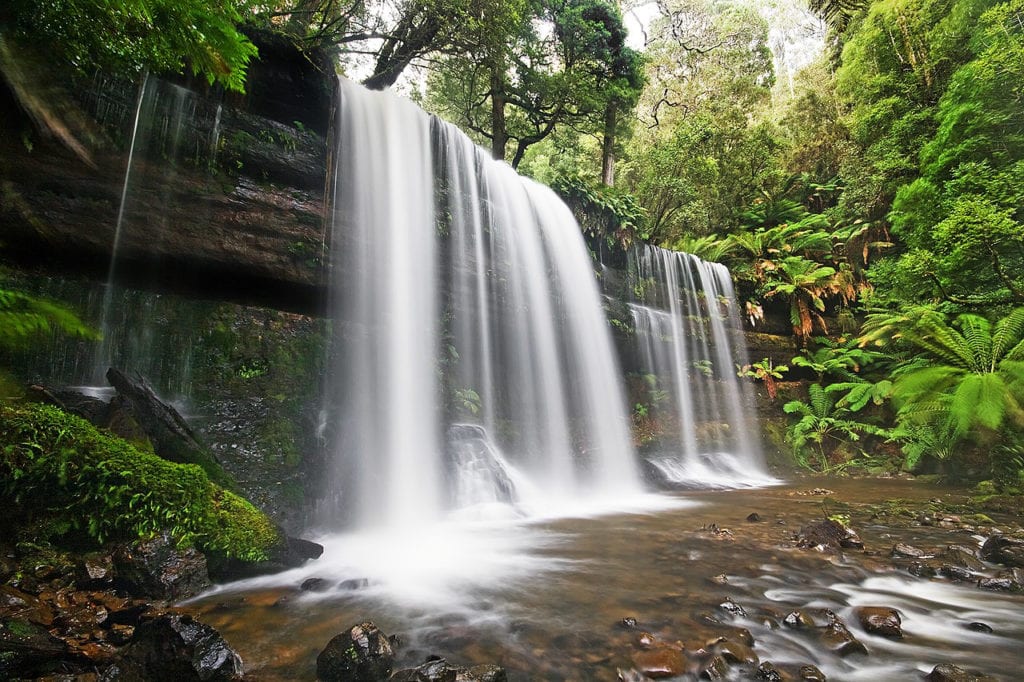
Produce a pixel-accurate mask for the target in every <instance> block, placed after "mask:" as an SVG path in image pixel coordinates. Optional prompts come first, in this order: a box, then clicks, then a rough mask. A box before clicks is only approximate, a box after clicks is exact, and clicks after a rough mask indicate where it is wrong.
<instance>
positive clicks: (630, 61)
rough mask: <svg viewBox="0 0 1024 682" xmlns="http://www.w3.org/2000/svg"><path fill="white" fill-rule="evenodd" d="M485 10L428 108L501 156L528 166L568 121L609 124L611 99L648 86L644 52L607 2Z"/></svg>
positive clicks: (444, 70) (553, 0)
mask: <svg viewBox="0 0 1024 682" xmlns="http://www.w3.org/2000/svg"><path fill="white" fill-rule="evenodd" d="M477 12H478V13H477V14H476V15H475V17H474V21H473V23H472V24H471V25H470V28H471V30H470V31H468V32H466V33H464V34H463V35H462V36H461V38H460V41H459V44H458V46H457V47H458V54H453V55H450V56H448V57H447V58H445V59H444V61H443V63H442V65H441V68H440V69H439V70H438V71H437V72H436V73H435V74H434V76H433V78H432V80H431V92H430V96H429V97H428V106H430V107H432V108H434V109H436V110H439V111H441V112H443V113H444V114H446V115H447V116H449V117H451V118H452V119H454V120H455V122H456V123H458V124H459V125H461V126H463V127H464V128H466V129H468V130H470V131H471V132H472V133H474V134H475V135H477V136H478V137H479V138H481V139H483V140H486V141H488V142H489V144H490V147H491V151H492V154H493V156H494V157H495V158H499V159H504V158H506V157H509V156H510V161H511V163H512V165H513V166H518V165H519V163H520V162H521V161H522V159H523V156H524V154H525V153H526V150H527V149H528V148H529V147H530V146H531V145H534V144H536V143H538V142H540V141H541V140H544V139H545V138H547V137H549V136H550V135H551V134H552V133H553V132H554V130H555V129H556V128H557V127H559V126H565V127H570V128H576V129H588V130H595V131H600V130H602V128H603V126H604V124H605V121H606V118H607V111H608V104H609V102H611V101H624V102H628V101H629V99H630V97H632V96H634V94H633V93H635V92H636V91H637V90H638V89H639V87H640V81H639V69H638V68H637V65H638V63H639V57H638V56H637V55H636V53H634V52H633V51H632V50H630V49H629V48H628V47H627V46H626V44H625V38H626V31H625V28H624V27H623V25H622V17H621V15H620V13H619V11H618V9H617V8H616V7H615V6H614V5H612V4H610V3H608V2H606V1H605V0H540V1H536V0H529V1H527V0H520V1H519V2H513V3H503V2H483V3H481V5H480V6H479V9H478V10H477ZM617 115H618V114H617V113H616V112H613V116H616V117H617ZM510 144H511V145H512V149H511V150H509V148H508V147H509V145H510Z"/></svg>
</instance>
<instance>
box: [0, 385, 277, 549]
mask: <svg viewBox="0 0 1024 682" xmlns="http://www.w3.org/2000/svg"><path fill="white" fill-rule="evenodd" d="M0 503H2V504H3V507H4V508H5V509H9V510H13V513H12V514H8V516H7V518H5V519H4V523H6V524H10V525H12V527H15V528H17V527H22V528H25V527H35V528H39V527H50V528H53V529H55V532H59V531H60V530H61V529H67V528H70V529H75V530H79V531H82V532H84V533H85V534H87V535H88V536H89V537H91V538H93V539H94V540H96V541H98V542H103V541H105V540H107V539H113V538H133V537H145V536H149V535H152V534H154V533H157V532H159V531H163V530H169V531H170V532H171V534H172V535H173V536H174V537H175V538H176V539H177V540H178V542H179V543H181V544H184V545H195V546H197V547H199V548H200V549H208V550H215V551H218V552H221V553H223V554H226V555H227V556H231V557H235V558H239V559H242V560H247V561H254V560H261V559H265V558H267V556H268V555H269V553H270V552H271V551H272V550H273V549H274V548H275V547H276V546H278V545H280V543H281V542H282V538H281V536H280V535H279V533H278V531H277V530H276V529H275V528H274V526H273V524H272V523H271V522H270V520H269V519H268V518H267V517H266V516H265V515H263V514H262V513H261V512H259V511H258V510H256V508H255V507H253V506H252V505H251V504H249V503H248V502H246V501H245V500H243V499H241V498H239V497H238V496H237V495H234V494H233V493H230V492H228V491H226V490H223V489H222V488H220V487H219V486H217V485H216V484H214V483H212V482H211V481H210V479H209V477H208V476H207V474H206V473H205V472H204V471H203V470H202V469H201V468H200V467H199V466H197V465H195V464H175V463H173V462H168V461H166V460H163V459H161V458H159V457H157V456H155V455H152V454H149V453H146V452H142V451H140V450H138V449H137V448H135V447H133V446H132V445H131V444H129V443H128V442H126V441H124V440H121V439H120V438H115V437H112V436H108V435H105V434H103V433H101V432H99V431H98V430H97V429H96V428H95V427H93V426H92V425H91V424H89V423H88V422H86V421H84V420H82V419H79V418H78V417H75V416H73V415H70V414H67V413H65V412H62V411H61V410H59V409H57V408H55V407H52V406H49V405H24V406H17V407H12V406H0Z"/></svg>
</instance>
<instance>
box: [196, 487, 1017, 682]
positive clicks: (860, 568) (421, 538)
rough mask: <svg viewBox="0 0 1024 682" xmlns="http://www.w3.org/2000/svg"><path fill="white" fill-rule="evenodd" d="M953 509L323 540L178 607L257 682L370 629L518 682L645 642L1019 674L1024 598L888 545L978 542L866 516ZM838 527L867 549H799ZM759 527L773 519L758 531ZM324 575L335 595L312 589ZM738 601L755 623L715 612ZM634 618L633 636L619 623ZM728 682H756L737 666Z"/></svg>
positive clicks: (857, 671)
mask: <svg viewBox="0 0 1024 682" xmlns="http://www.w3.org/2000/svg"><path fill="white" fill-rule="evenodd" d="M822 488H827V489H830V491H831V492H830V493H829V494H823V493H822V491H821V489H822ZM815 489H818V490H817V491H815ZM960 494H961V495H962V493H960ZM956 496H957V493H956V492H955V491H950V490H948V489H939V488H934V487H928V486H925V485H921V484H918V483H913V482H908V481H899V480H864V481H861V480H842V481H836V480H828V481H825V480H804V481H800V482H798V483H795V484H788V485H782V486H777V487H770V488H761V489H750V490H732V491H700V492H697V491H694V492H687V493H679V494H677V495H673V496H659V497H653V498H647V499H642V500H636V501H629V502H630V503H631V504H633V505H634V506H633V510H631V511H618V512H607V513H602V514H597V513H594V512H593V511H592V510H591V511H590V512H589V513H587V515H586V516H584V517H582V518H581V517H579V516H577V517H573V518H549V519H546V520H536V518H535V519H534V520H533V521H530V522H525V521H522V520H516V519H507V518H506V519H497V520H496V519H494V518H491V520H488V521H482V520H480V519H479V518H476V519H461V520H458V521H453V522H452V523H451V524H449V525H445V526H444V527H442V528H438V527H434V528H419V529H411V530H410V532H409V533H408V534H407V535H404V536H400V537H396V536H394V535H376V536H375V535H363V536H349V537H323V538H320V540H321V541H322V542H324V544H325V546H326V547H327V551H326V552H325V555H324V557H323V558H321V559H320V560H319V561H316V562H311V563H310V564H308V565H307V566H305V567H303V568H302V569H297V570H294V571H291V572H288V573H284V574H280V575H277V576H271V577H268V578H260V579H255V580H251V581H246V582H242V583H235V584H233V585H228V586H222V587H220V588H218V589H217V590H215V591H214V592H213V593H208V594H207V595H204V596H202V597H200V598H199V599H197V600H193V601H192V602H190V603H189V604H187V605H185V608H186V609H188V610H190V611H193V612H195V613H197V614H201V618H202V619H203V620H204V621H205V622H208V623H210V624H211V625H213V626H214V627H216V628H217V629H218V630H219V631H220V632H221V633H222V634H223V635H224V637H225V638H226V639H227V640H228V642H229V643H230V644H231V645H232V646H234V647H235V648H236V649H237V650H238V651H239V653H240V654H241V656H242V658H243V660H244V662H245V666H246V673H247V679H250V678H251V679H255V680H296V679H300V680H302V679H305V680H312V679H315V676H316V656H317V654H318V653H319V651H320V650H321V649H322V648H323V647H324V646H325V645H326V643H327V642H328V641H329V640H330V639H331V638H332V637H333V636H334V635H336V634H338V633H340V632H342V631H344V630H346V629H347V628H349V627H350V626H352V625H354V624H356V623H358V622H361V621H364V620H371V621H373V622H374V623H376V624H377V625H378V627H380V629H381V630H382V631H384V632H385V633H387V634H393V635H397V636H398V637H399V639H400V641H401V646H400V648H399V650H398V652H397V655H398V664H399V667H401V666H410V667H411V666H414V665H418V664H419V663H421V662H422V661H423V660H424V658H425V657H426V656H427V655H430V654H438V655H441V656H443V657H445V658H447V659H448V660H449V661H450V662H451V663H454V664H458V665H466V666H468V665H475V664H479V663H496V664H499V665H501V666H504V667H505V668H506V669H507V671H508V672H509V676H510V679H513V680H527V679H545V680H562V679H564V680H614V679H616V675H617V670H618V669H628V668H631V667H633V665H634V656H636V655H637V654H638V653H639V652H640V651H641V644H640V639H641V637H642V633H645V632H646V633H651V634H652V635H654V637H655V638H657V639H659V640H663V641H665V642H669V643H674V642H682V643H684V644H685V646H686V649H687V651H691V652H692V651H696V650H697V649H699V648H700V647H702V646H704V645H705V644H706V643H707V642H708V641H709V640H713V639H714V638H715V637H717V636H719V635H722V634H723V633H724V634H726V635H728V633H729V632H730V631H734V630H735V629H736V628H746V629H747V630H749V632H750V633H751V635H752V636H753V639H754V642H755V644H754V647H753V648H754V651H755V652H756V653H757V654H758V655H759V656H760V659H761V661H771V662H773V663H774V664H776V665H779V664H813V665H816V666H817V667H818V668H819V669H820V670H821V671H822V672H824V673H825V674H826V675H827V676H828V679H829V680H874V681H879V680H903V679H908V680H911V679H920V676H921V675H922V674H925V673H927V672H928V671H930V670H931V669H932V668H933V667H934V666H935V665H936V664H939V663H945V662H951V663H956V664H958V665H960V666H962V667H964V668H969V669H972V670H976V671H979V672H982V673H986V674H989V675H992V676H994V677H996V678H997V679H1006V680H1014V679H1020V678H1019V676H1018V671H1019V670H1021V669H1024V646H1022V644H1024V595H1020V594H1008V593H1004V592H990V591H985V590H981V589H979V588H978V587H975V586H974V585H972V584H969V583H961V584H955V583H952V582H950V581H948V580H946V579H942V578H931V579H928V578H918V577H915V576H913V575H911V574H910V573H908V572H907V571H906V570H905V569H904V568H901V567H896V566H894V565H893V562H892V560H891V559H889V554H890V550H891V549H892V547H893V545H894V544H895V543H896V542H904V543H908V544H911V545H914V546H917V547H920V548H922V549H926V548H935V547H945V546H947V545H950V544H959V545H965V546H969V547H973V548H976V547H977V546H978V545H979V544H980V542H981V541H982V540H983V539H984V538H983V537H982V535H980V533H978V532H973V531H972V530H970V529H964V528H952V529H951V528H943V527H939V526H938V525H930V526H922V525H919V524H916V523H913V522H909V523H907V522H897V523H890V522H889V521H887V520H884V519H878V518H874V519H873V518H872V514H871V510H870V509H869V508H868V505H870V504H875V503H880V502H885V501H887V500H894V499H906V500H916V501H919V502H924V501H927V500H929V499H934V498H943V499H946V500H949V499H951V498H952V497H956ZM912 504H913V503H908V505H910V506H912ZM847 505H849V506H847ZM637 509H641V510H642V511H637ZM840 512H841V513H844V514H847V515H848V516H849V518H850V522H851V525H852V526H853V527H854V528H855V529H856V530H857V531H858V533H859V534H860V537H861V538H862V540H863V541H864V544H865V548H864V549H863V550H847V551H843V552H821V551H816V550H813V549H801V548H798V547H797V546H796V542H795V540H794V537H795V535H796V533H797V531H798V530H799V528H800V526H801V525H802V524H805V523H808V522H811V521H814V520H816V519H821V518H822V517H823V516H824V515H828V514H833V513H840ZM564 513H572V512H564ZM576 513H577V514H582V513H584V512H583V511H580V510H577V511H576ZM751 513H757V514H758V515H759V516H760V519H761V520H760V521H758V522H751V521H748V520H747V516H748V515H750V514H751ZM492 517H493V515H492ZM886 518H888V517H886ZM994 521H995V522H996V527H1000V526H999V524H1000V522H1004V523H1019V519H1009V518H1004V519H999V518H994ZM979 530H980V529H979ZM722 576H725V577H724V578H723V577H722ZM313 577H316V578H322V579H323V582H322V583H320V586H321V587H322V588H326V590H325V591H316V592H314V591H303V590H301V589H300V585H301V584H302V583H303V581H305V580H307V579H309V578H313ZM343 581H347V582H343ZM727 599H731V600H732V601H733V602H735V604H738V605H739V606H741V607H742V608H743V610H744V611H745V613H746V615H745V616H744V615H739V616H737V615H733V614H731V613H729V612H728V611H727V610H725V609H723V608H722V607H721V604H723V603H724V602H726V600H727ZM862 605H872V606H884V607H891V608H895V609H897V610H898V611H899V612H900V614H901V616H902V619H903V632H904V638H903V639H901V640H891V639H886V638H884V637H880V636H877V635H872V634H869V633H867V632H865V631H864V630H863V629H862V628H861V627H860V625H859V623H858V620H857V618H856V617H855V616H854V615H853V610H854V608H856V607H857V606H862ZM794 609H805V610H808V611H814V610H817V609H829V610H831V611H833V612H835V613H836V614H837V615H838V616H839V617H840V618H842V619H843V621H845V622H846V624H847V625H848V627H849V629H850V630H851V632H852V633H853V634H854V635H855V636H856V637H857V639H859V640H860V641H861V642H863V644H864V645H865V646H866V648H867V650H868V655H867V656H864V655H861V654H856V655H853V656H848V657H845V658H841V657H839V656H838V655H836V654H833V653H831V652H830V651H829V650H828V648H827V647H825V646H823V645H822V643H821V642H820V640H819V634H818V633H817V632H816V631H815V630H813V629H811V630H799V629H791V628H788V627H785V626H784V625H782V620H783V618H784V617H785V615H786V614H788V613H790V612H791V611H793V610H794ZM628 618H633V619H635V620H636V626H635V627H626V626H624V625H623V619H628ZM716 621H717V622H716ZM971 623H984V624H985V625H987V626H989V627H990V628H991V629H992V632H991V633H987V632H978V631H975V630H972V629H970V628H969V627H968V626H969V624H971ZM974 627H978V626H977V625H975V626H974ZM730 675H731V677H730V678H729V679H753V676H754V675H753V669H752V668H745V669H744V668H742V667H738V666H734V667H733V668H732V669H731V672H730ZM680 679H685V678H680Z"/></svg>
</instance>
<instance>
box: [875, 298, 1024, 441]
mask: <svg viewBox="0 0 1024 682" xmlns="http://www.w3.org/2000/svg"><path fill="white" fill-rule="evenodd" d="M955 325H956V327H953V326H952V325H949V324H948V323H947V322H946V321H945V318H944V317H943V316H942V315H939V314H937V313H931V314H928V315H924V316H922V317H921V318H920V319H919V320H918V322H917V323H916V324H914V325H913V326H911V327H909V328H908V329H906V330H905V331H904V332H903V334H902V338H903V340H904V341H905V342H907V343H909V344H911V345H913V346H915V347H917V348H918V349H919V350H922V351H924V352H925V354H926V355H928V356H929V359H930V362H929V363H928V364H927V365H925V366H923V367H918V368H916V369H912V370H909V371H904V372H902V373H900V374H898V376H896V379H895V384H894V390H893V397H894V399H895V401H896V403H897V405H898V407H899V416H900V419H901V420H902V421H904V422H914V423H917V424H926V423H932V424H934V423H936V421H938V422H940V423H941V424H942V425H943V429H945V430H948V431H949V432H950V433H952V434H953V436H954V437H955V438H957V439H969V440H974V441H981V440H985V439H986V438H988V439H990V438H991V437H992V435H993V434H999V433H1002V432H1003V431H1004V430H1005V429H1006V428H1007V424H1008V423H1009V424H1011V425H1013V426H1016V427H1024V308H1018V309H1016V310H1013V311H1011V312H1010V313H1009V314H1008V315H1006V316H1005V317H1003V318H1002V319H1000V320H998V321H997V322H996V323H995V324H993V323H992V322H991V321H989V320H987V319H985V318H984V317H980V316H978V315H960V316H959V317H957V319H956V322H955ZM937 414H942V415H943V416H942V417H941V418H938V419H937V417H936V415H937Z"/></svg>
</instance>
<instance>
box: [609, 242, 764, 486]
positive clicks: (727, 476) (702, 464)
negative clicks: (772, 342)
mask: <svg viewBox="0 0 1024 682" xmlns="http://www.w3.org/2000/svg"><path fill="white" fill-rule="evenodd" d="M631 269H632V271H633V276H634V278H635V280H636V282H637V286H636V287H634V291H635V292H636V300H635V301H634V302H633V303H631V304H630V306H629V307H630V312H631V314H632V316H633V325H634V329H635V332H636V351H637V364H638V366H639V368H640V371H641V372H643V373H644V375H645V379H646V380H647V383H648V384H649V386H650V394H651V396H652V398H651V402H652V403H653V408H652V409H655V410H660V411H661V412H662V414H663V415H664V414H666V413H668V412H670V411H674V414H673V415H672V417H673V419H672V421H673V422H674V423H675V424H676V432H675V434H676V437H675V438H674V439H669V441H668V442H663V443H661V447H660V451H659V452H657V453H655V454H654V455H653V456H652V464H654V466H655V467H656V468H657V469H658V470H659V471H660V472H661V474H662V475H663V476H664V477H665V478H666V479H667V480H668V481H669V482H670V483H673V484H676V485H687V486H720V485H725V486H734V485H750V484H764V483H766V482H768V481H770V480H771V479H770V478H769V477H768V475H767V473H766V470H765V466H764V458H763V455H762V453H761V447H760V441H759V439H758V437H757V433H758V432H757V424H756V419H755V416H754V411H753V404H754V403H753V395H752V392H751V389H750V386H749V384H748V383H746V382H743V381H740V379H739V378H738V377H737V375H736V372H737V367H742V366H743V365H745V364H746V344H745V342H744V339H743V335H742V331H741V330H742V326H741V322H740V319H739V315H738V312H737V310H736V305H735V295H734V292H733V288H732V279H731V278H730V276H729V272H728V270H726V268H725V267H724V266H722V265H719V264H717V263H708V262H705V261H703V260H701V259H700V258H697V257H696V256H693V255H690V254H687V253H680V252H675V251H668V250H665V249H661V248H658V247H655V246H649V245H645V246H642V247H639V248H638V249H636V250H635V251H634V253H633V258H632V263H631Z"/></svg>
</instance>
